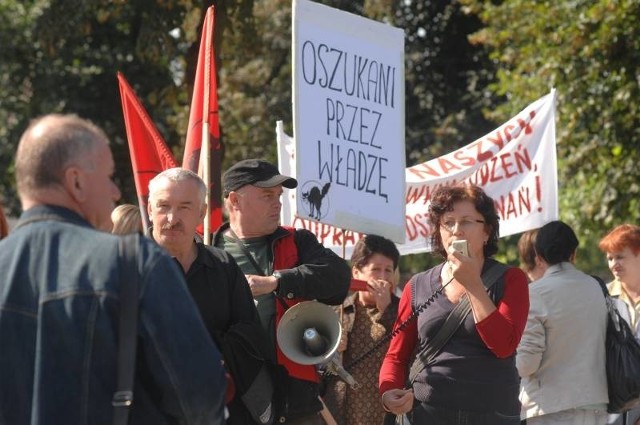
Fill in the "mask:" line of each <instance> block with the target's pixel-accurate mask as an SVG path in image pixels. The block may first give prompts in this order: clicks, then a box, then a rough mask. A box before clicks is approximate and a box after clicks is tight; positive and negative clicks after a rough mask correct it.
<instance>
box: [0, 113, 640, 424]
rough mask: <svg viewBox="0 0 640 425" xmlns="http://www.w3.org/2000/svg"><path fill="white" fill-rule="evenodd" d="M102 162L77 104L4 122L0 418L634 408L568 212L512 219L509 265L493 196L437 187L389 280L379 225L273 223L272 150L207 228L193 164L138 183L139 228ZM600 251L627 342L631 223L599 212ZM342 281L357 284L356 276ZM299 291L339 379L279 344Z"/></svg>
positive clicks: (634, 416)
mask: <svg viewBox="0 0 640 425" xmlns="http://www.w3.org/2000/svg"><path fill="white" fill-rule="evenodd" d="M114 166H115V164H114V162H113V157H112V154H111V151H110V148H109V143H108V139H107V137H106V135H105V134H104V132H103V131H102V130H101V129H100V128H98V127H96V126H95V125H93V124H92V123H91V122H89V121H87V120H84V119H82V118H79V117H78V116H76V115H62V114H51V115H46V116H44V117H41V118H38V119H36V120H34V121H33V122H32V123H31V124H30V125H29V127H28V128H27V129H26V130H25V132H24V134H23V136H22V138H21V139H20V142H19V145H18V150H17V153H16V167H15V169H16V183H17V189H18V194H19V197H20V201H21V205H22V209H23V213H22V215H21V216H20V219H19V221H18V222H17V224H16V227H15V228H13V229H11V231H9V228H8V225H7V220H6V218H5V216H4V213H3V211H2V208H1V206H0V239H2V240H1V241H0V270H2V279H0V345H1V346H2V349H0V423H8V424H9V423H10V424H18V425H19V424H49V423H51V424H58V423H65V424H81V423H109V422H112V418H113V417H114V411H115V409H123V408H124V409H125V410H126V414H125V417H127V418H128V419H129V421H130V422H131V423H134V424H146V423H149V424H174V423H178V424H233V425H242V424H248V425H254V424H274V423H286V424H291V425H304V424H309V425H314V424H318V425H320V424H339V425H343V424H344V425H365V424H366V425H369V424H382V423H385V424H390V423H401V422H402V421H405V422H404V423H410V424H417V425H419V424H428V425H462V424H473V425H519V424H521V423H527V424H532V425H547V424H560V425H563V424H567V425H568V424H584V425H589V424H593V425H605V424H616V425H623V424H625V425H640V408H636V409H632V410H630V411H629V412H626V413H624V414H622V415H608V414H607V402H608V397H607V378H606V373H605V332H606V324H607V309H606V304H605V299H604V297H603V294H602V291H601V288H600V285H599V283H598V281H597V279H596V278H594V277H593V276H590V275H588V274H586V273H584V272H582V271H580V270H578V268H577V267H576V266H575V259H576V253H577V249H578V246H579V241H578V238H577V236H576V234H575V233H574V231H573V229H571V227H570V226H568V225H567V224H566V223H564V222H562V221H558V220H556V221H551V222H549V223H547V224H545V225H544V226H542V227H541V228H539V229H535V230H530V231H527V232H524V233H523V234H522V236H521V238H520V240H519V243H518V252H519V254H520V260H521V268H519V267H514V266H508V265H505V264H502V263H500V262H498V261H496V260H495V259H494V258H493V257H494V256H495V254H496V253H497V252H498V237H499V233H498V232H499V216H498V213H497V211H496V207H495V203H494V201H493V199H491V197H489V196H488V195H487V194H486V193H485V192H484V191H483V190H482V189H481V188H480V187H478V186H474V185H454V186H449V187H442V188H440V189H438V190H436V191H435V192H434V193H433V194H432V196H431V200H430V204H429V207H428V211H427V213H428V218H429V222H430V224H431V226H432V229H433V232H432V234H431V240H430V243H431V247H432V250H433V255H436V256H439V257H440V258H441V262H440V263H439V264H438V265H436V266H434V267H432V268H430V269H429V270H426V271H424V272H421V273H418V274H416V275H414V276H412V277H411V278H410V279H409V280H408V282H407V283H406V284H404V286H403V287H402V289H399V286H401V285H400V284H401V283H402V282H399V260H400V253H399V252H398V249H397V247H396V245H395V244H394V243H393V242H392V241H391V240H389V239H387V238H384V237H382V236H378V235H373V234H371V235H365V236H363V237H362V238H361V239H360V240H359V241H358V242H357V244H356V245H355V246H354V249H353V253H352V256H351V258H350V264H349V263H348V262H347V261H345V260H344V259H343V258H341V257H340V256H338V255H336V254H335V253H334V252H333V251H331V250H330V249H328V248H326V247H324V246H323V245H322V244H321V243H319V242H318V240H317V238H316V237H315V236H314V235H313V234H312V233H311V232H309V231H307V230H304V229H295V228H292V227H286V226H282V225H280V223H279V220H280V209H281V200H280V199H281V196H282V195H283V190H284V189H294V188H296V187H297V185H298V182H297V181H296V179H295V178H293V177H290V176H285V175H282V174H281V173H280V172H279V170H278V168H277V167H276V166H274V165H273V164H271V163H269V162H268V161H265V160H262V159H247V160H243V161H239V162H238V163H236V164H234V165H233V166H231V167H230V168H229V169H228V170H226V172H225V173H224V175H223V178H222V192H223V197H224V207H225V211H226V213H227V215H228V222H225V223H223V224H222V225H221V226H220V227H219V228H218V229H216V231H215V232H214V234H213V235H212V236H213V238H212V240H213V242H212V245H211V246H209V245H205V244H204V243H203V242H202V240H201V238H200V236H199V235H198V234H197V231H196V229H197V227H198V225H199V224H200V223H201V222H202V220H203V219H204V217H205V213H206V210H207V205H206V203H205V194H206V191H207V186H206V184H205V182H204V181H202V179H201V178H200V177H199V176H198V175H197V174H195V173H193V172H191V171H189V170H186V169H183V168H172V169H168V170H165V171H162V172H160V173H159V174H158V175H157V176H156V177H155V178H153V179H152V180H151V182H150V184H149V202H148V206H147V211H146V215H148V217H149V224H148V225H147V224H146V221H145V218H146V215H145V216H143V214H142V213H141V211H140V209H139V207H138V206H136V205H130V204H122V205H119V206H117V207H116V205H115V204H116V203H117V202H118V201H119V200H120V197H121V193H120V190H119V189H118V187H117V186H116V185H115V184H114V182H113V179H112V178H113V174H114ZM124 235H127V236H126V237H125V236H124ZM145 235H146V236H145ZM462 241H465V242H462ZM461 243H462V244H463V245H464V247H465V248H464V249H460V248H458V246H459V245H460V244H461ZM129 248H132V249H133V251H132V252H134V253H135V255H136V257H135V262H133V265H132V266H128V263H127V262H126V261H124V259H125V255H124V253H125V252H130V251H129ZM599 248H600V249H601V250H602V252H603V253H604V255H605V256H606V261H607V263H608V266H609V269H610V271H611V273H612V274H613V277H614V279H613V280H612V281H611V282H610V283H609V284H608V285H607V287H608V291H609V293H610V295H611V297H612V298H613V299H614V303H615V306H616V308H617V309H618V310H619V311H620V313H621V315H622V317H623V318H624V320H626V321H627V322H628V323H629V325H630V326H631V328H632V329H633V330H634V331H635V333H636V336H637V337H638V338H640V227H638V226H636V225H631V224H624V225H620V226H618V227H616V228H614V229H613V230H611V232H610V233H608V234H607V235H605V236H604V237H603V238H602V240H601V241H600V244H599ZM134 279H135V280H136V281H137V282H138V284H137V295H136V296H137V298H136V301H137V306H138V312H137V315H135V316H134V318H133V320H132V321H131V322H130V323H129V322H125V323H129V324H130V325H131V328H132V329H133V331H132V332H134V333H135V335H134V336H135V340H136V341H137V343H136V345H137V348H136V351H135V353H136V355H135V361H134V362H133V363H134V364H131V365H130V366H131V368H130V373H131V374H132V379H133V386H132V388H129V389H128V391H122V388H121V380H120V378H121V376H120V373H119V372H118V373H117V371H118V366H119V361H120V360H119V359H120V357H119V349H121V345H122V344H121V342H122V341H124V338H123V334H122V333H121V330H120V329H122V328H121V327H119V325H120V320H123V319H122V317H123V315H124V312H123V310H124V309H125V308H124V306H125V305H127V296H128V295H127V291H126V289H127V287H128V285H129V284H130V283H131V281H132V280H134ZM352 279H353V280H355V281H359V282H364V284H365V287H363V288H359V290H357V291H350V288H351V282H352ZM129 299H131V298H129ZM309 301H312V302H316V303H321V304H325V305H329V306H331V307H332V309H330V310H331V311H332V312H335V320H336V321H337V322H338V323H339V326H340V328H341V330H342V331H341V338H340V340H339V341H335V342H336V346H337V348H336V349H335V350H334V351H335V352H331V353H329V354H330V355H331V357H332V358H333V360H332V361H335V362H336V363H337V364H339V365H340V367H342V368H343V370H344V368H346V372H347V374H350V376H351V377H352V378H353V380H354V382H355V384H354V382H345V380H343V379H341V377H343V375H342V374H338V375H340V376H337V375H336V374H332V373H331V368H327V369H325V368H324V367H323V366H324V365H323V364H300V363H297V362H296V361H294V360H292V359H290V358H289V357H287V355H285V353H284V352H283V350H282V349H281V347H280V346H279V344H278V342H277V341H278V337H277V334H278V328H279V324H280V321H281V320H282V319H283V317H284V316H285V315H286V313H287V311H289V309H291V308H293V307H295V306H298V305H299V304H300V303H302V302H309ZM134 304H135V303H134ZM124 317H127V316H124ZM128 320H131V317H128ZM313 330H314V331H315V329H313ZM306 332H307V330H305V336H306ZM123 344H124V343H123ZM300 344H301V347H302V350H310V347H307V346H305V345H304V339H303V338H302V336H301V339H300ZM134 347H135V345H134Z"/></svg>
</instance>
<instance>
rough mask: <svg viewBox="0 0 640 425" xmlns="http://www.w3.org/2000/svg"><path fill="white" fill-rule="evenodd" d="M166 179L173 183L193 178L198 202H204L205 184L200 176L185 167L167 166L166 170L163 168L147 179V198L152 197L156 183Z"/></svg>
mask: <svg viewBox="0 0 640 425" xmlns="http://www.w3.org/2000/svg"><path fill="white" fill-rule="evenodd" d="M163 179H166V180H170V181H172V182H174V183H178V182H181V181H186V180H193V181H194V182H195V183H196V184H197V185H198V194H199V195H200V202H201V203H203V204H204V198H205V196H206V194H207V185H206V184H205V183H204V181H203V180H202V179H201V178H200V176H199V175H197V174H196V173H194V172H193V171H191V170H187V169H186V168H180V167H176V168H169V169H168V170H164V171H163V172H161V173H160V174H158V175H157V176H155V177H154V178H152V179H151V181H149V200H151V198H152V197H153V194H154V193H155V192H156V190H157V189H158V187H157V186H158V184H159V182H160V181H161V180H163Z"/></svg>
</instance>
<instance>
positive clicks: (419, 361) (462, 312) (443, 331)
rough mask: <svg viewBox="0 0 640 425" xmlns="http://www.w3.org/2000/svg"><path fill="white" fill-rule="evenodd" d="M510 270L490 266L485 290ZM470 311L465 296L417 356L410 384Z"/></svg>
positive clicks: (484, 276)
mask: <svg viewBox="0 0 640 425" xmlns="http://www.w3.org/2000/svg"><path fill="white" fill-rule="evenodd" d="M508 269H509V267H508V266H506V265H504V264H501V263H498V262H497V261H496V262H493V264H490V265H489V268H488V269H487V270H485V272H484V273H483V274H482V276H481V278H482V283H483V284H484V286H485V288H486V289H489V288H491V287H492V286H493V285H494V284H495V283H496V282H498V281H499V280H500V278H501V277H502V276H503V275H504V274H505V272H506V271H507V270H508ZM470 311H471V303H470V302H469V297H468V296H467V295H466V294H465V295H464V296H463V297H462V299H461V300H460V301H459V302H458V304H456V306H455V307H454V308H453V310H451V313H449V316H447V319H446V320H445V322H444V324H443V325H442V327H441V328H440V330H439V331H438V333H437V334H436V336H434V337H433V339H432V340H431V341H429V343H428V344H427V346H426V347H425V349H424V350H422V351H421V352H420V353H418V355H417V356H416V359H415V361H414V362H413V364H412V365H411V370H410V371H409V382H410V383H411V384H413V381H414V380H415V379H416V377H417V376H418V374H419V373H420V372H422V371H423V370H424V368H425V367H427V365H428V364H429V363H431V362H432V361H433V359H434V358H435V357H436V355H438V353H439V352H440V350H442V347H444V345H445V344H446V343H447V341H449V339H450V338H451V337H452V336H453V334H454V333H455V332H456V330H458V328H459V327H460V325H462V323H463V322H464V321H465V319H466V318H467V315H468V314H469V312H470Z"/></svg>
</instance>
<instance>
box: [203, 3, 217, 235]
mask: <svg viewBox="0 0 640 425" xmlns="http://www.w3.org/2000/svg"><path fill="white" fill-rule="evenodd" d="M206 14H207V15H208V16H210V18H211V19H210V21H211V22H213V16H214V15H213V6H210V7H209V8H208V9H207V13H206ZM204 29H207V28H206V26H205V28H203V30H204ZM210 31H212V32H213V26H212V27H211V28H210ZM203 39H204V40H205V47H206V50H205V54H204V60H205V63H204V93H203V95H204V96H203V99H202V145H201V147H200V149H201V150H200V166H201V167H202V179H203V180H204V183H205V184H206V185H207V194H206V195H205V198H204V200H205V202H206V203H207V212H206V214H205V216H204V226H203V228H204V231H203V233H204V235H202V236H203V242H204V244H205V245H211V208H210V206H211V199H210V198H211V196H210V195H211V146H210V145H211V140H210V136H211V135H210V134H209V108H210V105H209V102H210V99H209V93H210V90H211V65H212V62H213V60H214V58H213V57H212V56H213V55H212V53H213V52H212V50H213V45H212V42H213V34H211V33H209V34H205V36H204V37H203ZM203 161H204V162H203Z"/></svg>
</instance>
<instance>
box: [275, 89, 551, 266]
mask: <svg viewBox="0 0 640 425" xmlns="http://www.w3.org/2000/svg"><path fill="white" fill-rule="evenodd" d="M555 98H556V95H555V90H552V91H551V93H549V94H548V95H546V96H544V97H542V98H540V99H539V100H537V101H535V102H534V103H532V104H531V105H529V106H527V107H526V108H525V109H524V110H522V111H521V112H520V113H518V114H517V115H516V116H514V117H513V118H511V119H510V120H509V121H507V122H506V123H504V124H503V125H502V126H500V127H498V128H497V129H495V130H494V131H492V132H491V133H489V134H487V135H485V136H483V137H481V138H479V139H478V140H475V141H474V142H472V143H470V144H468V145H467V146H464V147H462V148H460V149H458V150H455V151H453V152H450V153H448V154H446V155H443V156H441V157H439V158H435V159H432V160H430V161H427V162H423V163H421V164H418V165H415V166H413V167H409V168H407V169H406V173H405V175H406V192H405V201H406V217H405V230H406V242H405V243H404V244H398V249H399V250H400V253H401V254H403V255H405V254H417V253H421V252H427V251H429V237H430V232H431V229H430V226H429V223H428V221H427V209H428V206H429V201H430V199H431V194H432V193H433V192H434V191H435V190H436V189H437V188H439V187H441V186H447V185H453V184H457V183H460V182H469V183H473V184H477V185H479V186H481V187H482V188H483V189H484V190H485V191H486V192H487V194H488V195H490V196H491V197H492V198H493V199H494V201H495V204H496V208H497V210H498V214H499V215H500V236H501V237H502V236H509V235H513V234H517V233H521V232H524V231H527V230H530V229H535V228H537V227H540V226H542V225H543V224H545V223H547V222H549V221H551V220H556V219H557V218H558V182H557V163H556V135H555ZM277 140H278V152H279V160H280V170H281V172H282V173H285V174H286V173H287V172H288V173H289V175H292V176H295V175H296V174H295V152H294V147H295V143H293V141H292V139H291V138H290V137H289V136H287V135H286V134H284V132H283V131H282V126H281V125H278V127H277ZM287 160H288V162H289V163H288V164H286V162H287ZM286 192H288V193H285V196H284V197H283V214H282V223H283V224H285V225H293V226H295V227H298V228H306V229H309V230H311V231H312V232H313V233H315V235H316V236H317V237H318V240H319V241H320V242H321V243H322V244H323V245H324V246H325V247H327V248H330V249H332V250H333V251H334V252H336V253H337V254H338V255H341V256H343V257H345V258H348V257H349V256H350V255H351V250H352V249H353V245H354V244H355V243H356V242H357V241H358V240H359V239H360V238H361V237H362V236H363V235H362V234H361V233H357V232H353V231H351V230H350V229H338V228H335V227H333V226H329V225H326V224H322V223H318V222H315V221H310V220H305V219H303V218H300V217H294V216H293V215H292V214H291V213H290V211H292V209H291V207H290V205H289V203H293V204H294V205H295V199H292V197H293V198H295V191H286ZM287 211H288V213H285V212H287Z"/></svg>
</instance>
